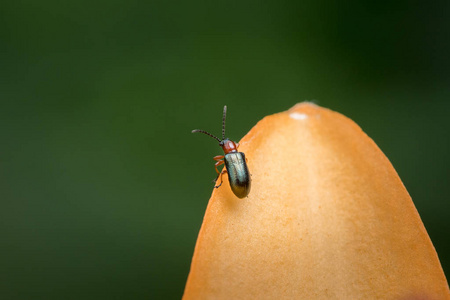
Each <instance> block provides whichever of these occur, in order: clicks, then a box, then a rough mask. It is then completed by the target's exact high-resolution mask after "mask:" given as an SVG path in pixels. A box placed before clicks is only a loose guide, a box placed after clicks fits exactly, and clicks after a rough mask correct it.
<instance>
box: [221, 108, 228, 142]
mask: <svg viewBox="0 0 450 300" xmlns="http://www.w3.org/2000/svg"><path fill="white" fill-rule="evenodd" d="M226 117H227V106H226V105H225V106H224V107H223V119H222V140H224V139H225V119H226Z"/></svg>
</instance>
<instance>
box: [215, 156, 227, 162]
mask: <svg viewBox="0 0 450 300" xmlns="http://www.w3.org/2000/svg"><path fill="white" fill-rule="evenodd" d="M224 157H225V156H223V155H217V156H214V157H213V159H214V160H215V161H219V160H222V159H223V158H224Z"/></svg>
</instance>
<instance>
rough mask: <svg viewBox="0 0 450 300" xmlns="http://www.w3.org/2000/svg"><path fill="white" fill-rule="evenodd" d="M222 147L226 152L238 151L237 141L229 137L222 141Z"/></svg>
mask: <svg viewBox="0 0 450 300" xmlns="http://www.w3.org/2000/svg"><path fill="white" fill-rule="evenodd" d="M219 145H220V147H222V149H223V152H224V153H225V154H228V153H231V152H237V146H236V143H235V142H233V141H232V140H229V139H224V140H223V141H221V142H220V144H219Z"/></svg>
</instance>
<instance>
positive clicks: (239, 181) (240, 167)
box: [224, 152, 251, 198]
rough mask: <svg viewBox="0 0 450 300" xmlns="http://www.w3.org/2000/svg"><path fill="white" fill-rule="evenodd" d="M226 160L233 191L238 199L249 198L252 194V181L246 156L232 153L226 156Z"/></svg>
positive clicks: (240, 153)
mask: <svg viewBox="0 0 450 300" xmlns="http://www.w3.org/2000/svg"><path fill="white" fill-rule="evenodd" d="M224 159H225V166H226V168H227V173H228V181H229V182H230V187H231V190H232V191H233V193H234V194H235V195H236V196H237V197H238V198H244V197H247V195H248V194H249V193H250V187H251V179H250V173H249V171H248V167H247V163H246V162H245V154H244V153H242V152H232V153H228V154H226V155H225V158H224Z"/></svg>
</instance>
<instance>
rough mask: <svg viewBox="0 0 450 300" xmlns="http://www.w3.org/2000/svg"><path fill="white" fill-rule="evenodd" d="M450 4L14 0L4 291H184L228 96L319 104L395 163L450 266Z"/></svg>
mask: <svg viewBox="0 0 450 300" xmlns="http://www.w3.org/2000/svg"><path fill="white" fill-rule="evenodd" d="M449 17H450V2H449V1H433V2H432V3H430V2H425V1H396V2H393V3H386V2H383V1H348V2H345V3H343V2H338V1H311V0H309V1H302V2H299V1H265V2H259V1H246V2H241V1H240V2H229V1H222V2H219V1H217V2H216V1H214V2H208V1H185V2H170V1H136V0H131V1H117V0H110V1H95V2H92V1H70V2H69V1H68V2H59V1H21V0H19V1H3V2H2V3H1V4H0V21H1V26H0V54H1V56H0V78H1V80H0V134H1V135H0V137H1V144H0V189H1V200H0V201H1V202H0V203H1V206H0V214H1V215H0V222H1V226H0V233H1V247H0V270H1V271H0V298H1V299H179V298H180V297H181V295H182V293H183V289H184V284H185V281H186V278H187V275H188V272H189V266H190V262H191V257H192V253H193V250H194V245H195V241H196V238H197V234H198V230H199V228H200V225H201V222H202V217H203V213H204V211H205V208H206V205H207V201H208V199H209V196H210V193H211V191H212V183H211V180H212V179H213V178H214V177H215V172H214V169H213V160H212V157H213V156H214V155H218V154H220V151H221V149H220V148H219V147H218V146H217V143H215V142H214V141H213V140H212V139H209V138H207V137H204V136H196V135H191V133H190V131H191V130H192V129H194V128H201V129H205V130H208V131H212V132H213V133H215V134H220V126H221V114H222V108H223V105H224V104H227V105H228V123H227V124H228V126H227V132H228V134H227V135H228V136H229V137H230V138H232V139H234V140H239V139H240V138H241V137H242V136H243V135H245V134H246V133H247V132H248V131H249V130H250V129H251V128H252V126H253V125H255V124H256V122H257V121H259V120H260V119H261V118H262V117H264V116H266V115H268V114H273V113H276V112H280V111H283V110H286V109H288V108H290V107H291V106H293V105H294V104H295V103H297V102H301V101H304V100H313V101H314V102H316V103H317V104H319V105H321V106H325V107H328V108H331V109H333V110H336V111H339V112H341V113H343V114H345V115H346V116H348V117H350V118H352V119H353V120H355V121H356V122H357V123H358V124H359V125H360V126H361V127H362V128H363V130H364V131H365V132H366V133H368V135H369V136H370V137H372V138H373V139H374V140H375V142H376V143H377V144H378V145H379V146H380V148H381V149H382V150H383V151H384V153H385V154H386V155H387V156H388V158H389V159H390V160H391V162H392V163H393V165H394V167H395V168H396V170H397V172H398V173H399V175H400V177H401V178H402V180H403V182H404V184H405V185H406V188H407V189H408V191H409V193H410V194H411V196H412V198H413V201H414V203H415V205H416V207H417V209H418V211H419V213H420V215H421V217H422V219H423V222H424V223H425V226H426V228H427V230H428V232H429V234H430V236H431V239H432V241H433V243H434V246H435V247H436V249H437V251H438V254H439V256H440V259H441V263H442V265H443V268H444V270H445V272H446V274H447V276H449V275H450V238H449V236H450V235H449V232H450V213H449V211H450V202H449V195H450V184H449V179H450V171H449V170H450V169H449V167H450V158H449V155H448V153H449V148H450V138H449V129H450V126H449V120H450V118H449V115H450V59H449V53H450V39H449V36H450V23H449V21H448V19H449Z"/></svg>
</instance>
